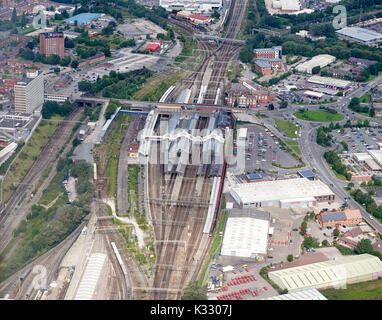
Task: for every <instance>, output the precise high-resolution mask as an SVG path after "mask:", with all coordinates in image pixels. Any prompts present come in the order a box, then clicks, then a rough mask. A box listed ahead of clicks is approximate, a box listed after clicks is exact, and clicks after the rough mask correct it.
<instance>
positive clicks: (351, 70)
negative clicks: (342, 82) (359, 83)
mask: <svg viewBox="0 0 382 320" xmlns="http://www.w3.org/2000/svg"><path fill="white" fill-rule="evenodd" d="M376 63H378V61H375V60H368V59H362V58H354V57H350V58H349V59H348V60H347V62H346V63H343V64H342V65H341V66H339V67H338V66H337V67H329V68H328V69H327V71H328V72H329V73H330V74H331V75H333V77H336V78H345V79H356V78H357V77H359V76H360V75H361V73H362V71H363V70H365V69H367V68H369V67H370V66H372V65H374V64H376Z"/></svg>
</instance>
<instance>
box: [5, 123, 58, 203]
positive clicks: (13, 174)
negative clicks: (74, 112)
mask: <svg viewBox="0 0 382 320" xmlns="http://www.w3.org/2000/svg"><path fill="white" fill-rule="evenodd" d="M60 120H62V117H60V116H54V117H52V118H51V119H50V120H41V122H40V124H39V125H38V127H37V128H36V130H35V131H34V133H33V135H32V137H31V139H30V140H29V141H28V143H27V144H26V145H25V146H24V147H23V148H22V149H21V151H20V153H19V154H18V157H17V158H16V159H15V160H14V162H13V163H12V165H11V166H10V167H9V171H8V173H7V174H6V176H5V178H4V199H5V200H8V198H9V197H10V195H11V194H12V192H13V191H14V190H16V188H17V185H18V184H19V183H20V181H21V180H22V178H23V177H24V176H25V174H26V173H27V172H28V170H29V168H30V167H31V166H32V164H33V162H34V161H35V160H36V159H37V156H38V155H39V153H40V152H41V148H42V147H43V146H44V145H45V144H46V143H47V142H48V140H49V137H50V136H51V135H52V134H53V132H54V131H55V130H56V126H57V125H58V123H59V121H60Z"/></svg>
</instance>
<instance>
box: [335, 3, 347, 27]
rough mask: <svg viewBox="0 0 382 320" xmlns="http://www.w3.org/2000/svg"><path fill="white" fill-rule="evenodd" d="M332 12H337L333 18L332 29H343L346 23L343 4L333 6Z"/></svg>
mask: <svg viewBox="0 0 382 320" xmlns="http://www.w3.org/2000/svg"><path fill="white" fill-rule="evenodd" d="M333 13H334V14H337V13H339V14H338V15H337V16H336V17H334V20H333V28H334V30H339V29H343V28H345V27H346V25H347V12H346V8H345V6H342V5H338V6H335V7H334V8H333Z"/></svg>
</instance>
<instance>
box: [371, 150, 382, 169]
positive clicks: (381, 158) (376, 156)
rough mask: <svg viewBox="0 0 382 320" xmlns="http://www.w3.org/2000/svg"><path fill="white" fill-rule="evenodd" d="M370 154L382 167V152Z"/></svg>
mask: <svg viewBox="0 0 382 320" xmlns="http://www.w3.org/2000/svg"><path fill="white" fill-rule="evenodd" d="M369 154H370V155H371V156H372V157H373V159H374V161H375V162H376V163H378V164H379V165H380V166H381V167H382V150H369Z"/></svg>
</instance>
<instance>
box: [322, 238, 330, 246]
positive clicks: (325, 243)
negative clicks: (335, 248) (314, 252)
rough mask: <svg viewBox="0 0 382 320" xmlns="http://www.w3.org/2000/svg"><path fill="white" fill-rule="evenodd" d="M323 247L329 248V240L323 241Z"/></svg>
mask: <svg viewBox="0 0 382 320" xmlns="http://www.w3.org/2000/svg"><path fill="white" fill-rule="evenodd" d="M321 245H322V246H323V247H328V246H329V242H328V240H326V239H324V240H322V243H321Z"/></svg>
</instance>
